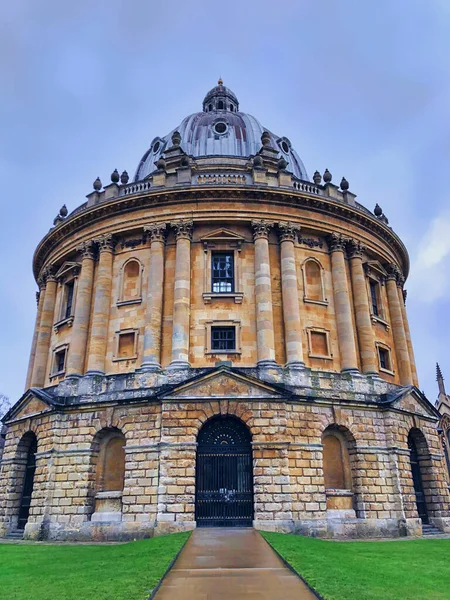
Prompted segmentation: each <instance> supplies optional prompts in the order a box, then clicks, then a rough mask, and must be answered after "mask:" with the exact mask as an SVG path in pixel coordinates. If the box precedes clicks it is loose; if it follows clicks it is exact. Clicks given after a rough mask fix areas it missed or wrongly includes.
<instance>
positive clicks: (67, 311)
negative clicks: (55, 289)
mask: <svg viewBox="0 0 450 600" xmlns="http://www.w3.org/2000/svg"><path fill="white" fill-rule="evenodd" d="M74 283H75V282H74V281H69V283H66V285H65V290H64V291H65V306H64V313H63V315H62V317H63V319H68V318H69V317H71V316H72V308H73V290H74Z"/></svg>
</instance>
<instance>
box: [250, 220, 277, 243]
mask: <svg viewBox="0 0 450 600" xmlns="http://www.w3.org/2000/svg"><path fill="white" fill-rule="evenodd" d="M273 226H274V223H270V222H269V221H265V220H264V219H261V220H256V219H255V220H253V221H252V228H253V239H254V240H257V239H258V238H266V239H267V238H268V237H269V232H270V230H271V229H272V227H273Z"/></svg>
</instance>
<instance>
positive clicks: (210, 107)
mask: <svg viewBox="0 0 450 600" xmlns="http://www.w3.org/2000/svg"><path fill="white" fill-rule="evenodd" d="M208 110H209V112H211V111H212V104H210V105H209V106H208Z"/></svg>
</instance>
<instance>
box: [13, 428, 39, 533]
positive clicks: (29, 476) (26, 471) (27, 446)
mask: <svg viewBox="0 0 450 600" xmlns="http://www.w3.org/2000/svg"><path fill="white" fill-rule="evenodd" d="M36 452H37V438H36V435H35V434H34V433H33V432H32V431H28V432H27V433H26V434H25V435H24V436H23V437H22V439H21V440H20V442H19V445H18V447H17V458H19V459H21V463H20V466H19V468H18V469H17V484H18V489H17V491H18V492H19V494H18V495H19V496H20V505H19V514H18V519H17V527H18V529H24V528H25V525H26V524H27V521H28V517H29V515H30V507H31V500H32V496H33V488H34V474H35V471H36Z"/></svg>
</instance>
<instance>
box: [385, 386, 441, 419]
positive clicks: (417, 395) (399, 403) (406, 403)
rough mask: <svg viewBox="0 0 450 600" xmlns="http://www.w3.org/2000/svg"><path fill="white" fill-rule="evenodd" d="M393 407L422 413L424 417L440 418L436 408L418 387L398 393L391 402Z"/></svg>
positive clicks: (413, 412) (418, 413)
mask: <svg viewBox="0 0 450 600" xmlns="http://www.w3.org/2000/svg"><path fill="white" fill-rule="evenodd" d="M390 404H391V406H392V408H396V409H399V410H404V411H406V412H409V413H412V414H416V415H422V416H424V417H431V418H434V419H436V418H439V413H438V411H437V410H436V408H435V407H434V406H433V405H432V404H431V402H429V401H428V400H427V398H426V397H425V396H424V395H423V394H422V392H420V391H419V390H418V389H417V388H409V389H406V390H403V391H402V392H400V393H399V394H397V395H396V396H395V397H394V398H393V399H392V401H391V402H390Z"/></svg>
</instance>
